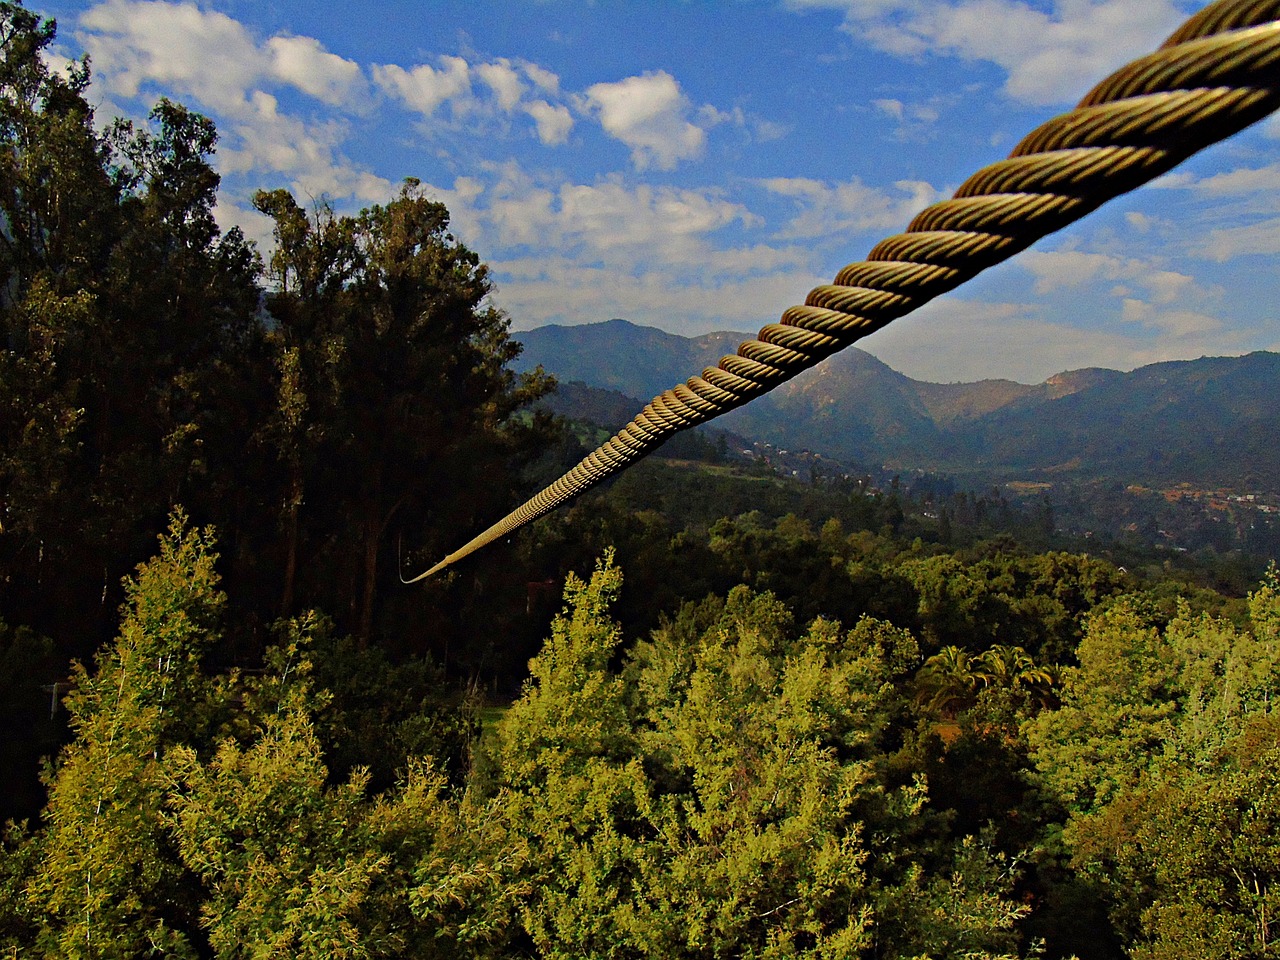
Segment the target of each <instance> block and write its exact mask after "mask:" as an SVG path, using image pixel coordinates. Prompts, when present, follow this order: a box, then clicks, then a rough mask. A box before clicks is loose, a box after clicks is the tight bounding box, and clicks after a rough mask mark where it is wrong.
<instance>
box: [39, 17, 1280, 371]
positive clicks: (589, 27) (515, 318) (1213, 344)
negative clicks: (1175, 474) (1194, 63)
mask: <svg viewBox="0 0 1280 960" xmlns="http://www.w3.org/2000/svg"><path fill="white" fill-rule="evenodd" d="M29 5H30V6H31V7H32V9H35V10H37V11H39V12H41V13H44V14H46V15H50V16H55V17H56V18H57V20H58V23H59V41H58V43H59V47H58V49H59V52H60V53H62V54H64V55H70V56H76V55H79V54H81V53H84V52H88V53H89V55H90V57H91V60H92V64H93V71H94V82H93V86H92V88H91V91H90V98H91V100H92V101H93V102H94V103H95V105H96V106H97V109H98V115H99V117H100V119H103V120H106V119H108V118H109V117H112V116H127V117H133V118H138V117H142V116H145V114H146V112H147V111H148V110H149V109H150V107H151V106H152V105H153V104H154V102H155V100H156V99H157V98H158V97H159V96H162V95H163V96H168V97H170V98H172V99H176V100H179V101H181V102H183V103H185V104H187V105H188V106H190V107H192V108H193V109H196V110H199V111H200V112H202V113H205V114H206V115H208V116H210V117H212V118H213V119H214V120H215V121H216V122H217V125H218V128H219V131H220V133H221V141H220V144H219V150H218V155H217V158H216V162H217V165H218V168H219V170H220V172H221V173H222V175H223V189H222V193H221V199H220V204H219V211H218V213H219V218H220V220H221V222H222V223H223V224H224V225H227V226H229V225H231V224H233V223H234V224H239V225H240V226H242V227H243V228H244V230H245V231H246V233H247V234H248V235H249V236H251V237H253V238H255V239H256V240H258V242H259V243H260V245H261V246H262V247H263V248H264V250H265V249H266V248H268V247H269V245H270V242H271V238H270V229H269V226H270V225H269V223H267V222H265V221H264V220H263V218H261V217H259V216H258V215H257V214H255V213H254V212H252V210H251V209H250V207H249V197H250V196H251V195H252V193H253V191H254V190H256V189H258V188H275V187H286V188H288V189H290V190H292V191H293V192H294V193H295V195H296V196H298V197H299V199H300V200H302V201H303V202H304V203H305V202H309V198H321V197H324V198H327V199H328V200H329V201H330V202H332V203H333V205H334V206H335V207H336V208H337V209H339V210H340V211H351V212H354V211H356V210H358V209H360V208H361V207H364V206H368V205H371V204H374V203H379V202H384V201H386V200H387V199H389V198H390V197H392V196H393V195H394V194H395V193H396V191H397V190H398V186H399V184H400V182H401V181H402V180H403V179H404V178H406V177H416V178H418V179H419V180H421V181H422V182H423V183H424V184H425V185H427V187H428V189H429V191H430V192H431V193H432V194H433V195H435V196H436V197H438V199H440V200H442V201H443V202H444V203H446V204H447V205H448V207H449V209H450V211H451V212H452V215H453V227H454V231H455V233H456V234H457V235H458V236H459V237H460V238H461V239H462V240H464V241H465V242H466V243H467V244H468V245H470V246H471V247H472V248H473V249H475V250H476V251H477V252H478V253H479V254H480V255H481V257H482V258H484V260H485V261H486V262H488V263H489V264H490V265H491V267H492V268H493V271H494V276H495V279H496V290H495V292H494V294H493V299H494V301H495V303H496V304H497V305H498V306H499V307H501V308H502V309H504V310H506V311H507V313H508V314H509V315H510V317H511V320H512V329H513V330H515V331H519V330H521V329H528V328H531V327H536V326H541V325H543V324H547V323H562V324H576V323H588V322H594V321H599V320H606V319H609V318H611V317H624V318H627V319H630V320H633V321H635V322H637V323H643V324H647V325H651V326H656V327H661V328H663V329H665V330H669V331H671V332H674V333H680V334H685V335H694V334H699V333H705V332H709V331H712V330H725V329H729V330H741V331H754V330H756V329H758V328H759V327H760V326H761V325H763V324H765V323H769V322H772V321H773V320H775V319H776V318H777V316H778V315H779V314H780V313H781V312H782V310H783V309H784V308H786V307H787V306H788V305H790V304H792V303H798V302H800V301H802V300H803V298H804V296H805V294H806V293H807V291H808V290H809V288H810V287H812V286H814V285H816V284H819V283H825V282H828V281H829V280H830V278H831V277H832V276H833V275H834V274H835V272H836V271H837V270H838V269H839V268H840V267H841V266H842V265H844V264H845V263H847V262H850V261H854V260H859V259H862V258H863V257H864V256H865V254H866V253H867V251H868V250H869V249H870V248H871V246H872V245H874V243H875V242H876V241H877V240H879V239H880V238H881V237H883V236H886V235H888V234H891V233H896V232H899V231H901V230H902V229H903V228H905V226H906V224H907V223H908V221H909V220H910V218H911V216H912V215H913V214H914V213H915V212H916V211H918V210H919V209H921V208H922V207H924V206H926V205H927V204H928V203H930V202H933V201H934V200H937V199H941V198H942V197H944V196H946V195H949V193H950V192H951V191H952V190H953V189H954V188H955V187H956V186H958V185H959V183H960V182H961V181H963V180H964V179H965V178H966V177H967V176H968V175H969V174H970V173H972V172H973V171H974V170H976V169H977V168H978V167H980V166H982V165H984V164H986V163H989V162H991V161H994V160H997V159H999V158H1001V157H1003V156H1005V155H1006V154H1007V153H1008V151H1009V150H1010V149H1011V147H1012V146H1013V144H1014V143H1016V142H1017V140H1018V139H1020V138H1021V137H1022V135H1023V134H1025V133H1026V132H1027V131H1029V130H1030V129H1032V128H1033V127H1034V126H1036V125H1037V124H1038V123H1040V122H1042V121H1043V120H1045V119H1047V118H1048V117H1050V116H1052V115H1053V114H1055V113H1058V112H1061V111H1062V110H1065V109H1067V108H1069V107H1070V106H1071V105H1072V104H1073V103H1074V102H1075V101H1076V100H1078V99H1079V97H1080V96H1081V95H1082V94H1083V93H1084V92H1085V91H1086V90H1087V89H1088V88H1089V87H1091V86H1092V85H1093V84H1094V83H1095V82H1096V81H1098V80H1100V79H1101V78H1102V77H1104V76H1105V75H1106V74H1108V73H1109V72H1111V71H1112V70H1114V69H1115V68H1117V67H1119V66H1120V65H1122V64H1123V63H1125V62H1126V61H1127V60H1129V59H1131V58H1133V57H1134V56H1137V55H1140V54H1142V53H1145V52H1147V51H1149V50H1151V49H1153V48H1154V47H1155V46H1156V45H1158V44H1159V43H1160V42H1161V41H1162V40H1163V39H1164V37H1165V36H1167V35H1168V34H1169V33H1171V32H1172V31H1173V29H1175V28H1176V26H1177V25H1178V24H1179V23H1180V22H1181V21H1182V20H1183V19H1184V18H1185V17H1186V16H1187V15H1188V14H1189V13H1190V12H1192V11H1194V10H1195V9H1197V8H1198V7H1199V6H1200V4H1198V3H1195V2H1191V3H1187V2H1182V0H758V2H756V0H737V2H721V3H711V2H683V3H675V2H664V0H649V2H644V3H640V2H625V3H624V2H611V0H599V2H594V3H588V2H578V0H540V2H528V3H518V2H497V0H466V2H455V0H419V2H412V3H410V2H403V0H366V2H363V3H350V2H345V3H337V2H330V0H203V2H199V3H193V2H169V0H106V2H102V3H86V2H66V0H58V2H51V3H44V4H40V3H37V2H34V0H32V2H30V3H29ZM1277 187H1280V122H1277V121H1276V120H1274V119H1273V120H1269V121H1265V122H1264V123H1262V124H1260V125H1258V126H1257V127H1255V128H1253V129H1251V130H1249V131H1246V132H1245V133H1244V134H1242V135H1240V136H1238V137H1236V138H1234V139H1233V140H1231V141H1229V142H1228V143H1225V144H1220V145H1218V146H1217V147H1214V148H1211V149H1210V150H1209V151H1207V152H1205V153H1203V154H1201V155H1200V156H1199V157H1197V158H1194V159H1193V160H1192V161H1191V162H1190V163H1188V164H1187V165H1185V166H1184V167H1182V168H1180V169H1179V170H1178V171H1175V172H1174V173H1173V174H1171V175H1169V176H1167V177H1165V178H1163V179H1162V180H1161V181H1159V182H1158V183H1157V184H1153V185H1151V186H1149V187H1148V188H1145V189H1143V190H1141V191H1138V192H1136V193H1134V194H1131V195H1130V196H1128V197H1125V198H1121V199H1120V200H1119V201H1117V202H1115V203H1113V204H1111V205H1109V206H1108V207H1106V208H1104V209H1103V210H1102V211H1099V212H1098V213H1096V214H1094V215H1093V216H1091V217H1090V218H1088V219H1087V220H1085V221H1083V222H1082V223H1080V224H1077V225H1075V226H1073V227H1072V228H1069V229H1068V230H1066V231H1063V232H1062V233H1060V234H1057V235H1055V236H1053V237H1050V238H1047V239H1046V240H1045V241H1042V242H1041V243H1040V244H1038V245H1037V246H1036V247H1035V248H1033V249H1032V250H1030V251H1027V252H1026V253H1024V254H1023V255H1021V256H1020V257H1018V258H1016V259H1015V260H1014V261H1012V262H1011V263H1009V264H1005V265H1003V266H1001V267H999V268H996V269H995V270H992V271H990V272H989V273H988V274H986V275H984V276H983V277H980V278H978V280H976V281H974V282H973V283H971V284H969V285H967V286H965V287H962V288H961V289H960V290H958V291H956V292H955V293H953V294H951V295H950V296H948V297H945V298H942V299H941V300H939V301H937V302H935V303H934V304H931V305H929V306H928V307H926V308H925V309H923V310H921V311H919V312H918V313H917V314H914V315H912V316H910V317H907V318H905V319H903V320H899V321H898V322H896V323H895V324H893V325H891V326H890V327H889V328H888V329H886V330H884V331H881V332H879V333H877V334H874V335H873V336H872V337H870V338H868V339H866V340H864V341H862V343H861V344H860V345H861V346H863V347H865V348H866V349H869V350H870V351H871V352H873V353H875V354H877V355H878V356H880V357H881V358H882V359H883V360H885V361H886V362H888V363H889V364H891V365H892V366H894V367H895V368H896V369H899V370H902V371H903V372H905V373H907V374H909V375H911V376H914V377H917V378H921V379H929V380H937V381H952V380H973V379H979V378H983V377H1008V378H1011V379H1017V380H1021V381H1024V382H1038V381H1040V380H1043V379H1045V378H1046V377H1048V376H1050V375H1052V374H1054V373H1056V372H1059V371H1062V370H1067V369H1074V368H1079V367H1085V366H1108V367H1115V368H1119V369H1131V368H1133V367H1135V366H1138V365H1141V364H1144V363H1150V362H1154V361H1157V360H1165V359H1185V358H1193V357H1199V356H1203V355H1219V354H1235V353H1243V352H1247V351H1250V350H1256V349H1277V348H1280V322H1277V320H1278V318H1277V312H1276V310H1275V309H1274V308H1273V304H1275V303H1276V302H1277V295H1278V294H1280V289H1278V288H1280V282H1278V280H1277V271H1276V262H1277V254H1280V192H1278V191H1277ZM690 372H691V373H692V372H695V371H692V370H691V371H690Z"/></svg>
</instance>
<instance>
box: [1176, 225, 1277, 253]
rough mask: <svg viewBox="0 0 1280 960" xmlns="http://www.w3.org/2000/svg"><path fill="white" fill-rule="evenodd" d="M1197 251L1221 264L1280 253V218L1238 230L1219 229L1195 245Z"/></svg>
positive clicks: (1239, 227)
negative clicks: (1236, 259) (1248, 257)
mask: <svg viewBox="0 0 1280 960" xmlns="http://www.w3.org/2000/svg"><path fill="white" fill-rule="evenodd" d="M1193 252H1194V253H1196V254H1198V255H1199V256H1202V257H1205V258H1207V259H1209V260H1215V261H1217V262H1218V263H1225V262H1226V261H1228V260H1234V259H1235V258H1236V257H1245V256H1272V255H1275V254H1277V253H1280V217H1272V218H1269V219H1266V220H1261V221H1259V222H1257V223H1250V224H1245V225H1243V226H1238V227H1217V228H1215V229H1213V230H1210V231H1209V232H1208V233H1207V234H1206V235H1205V237H1204V239H1203V240H1202V241H1200V242H1198V243H1196V244H1195V245H1194V247H1193Z"/></svg>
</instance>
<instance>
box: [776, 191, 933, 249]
mask: <svg viewBox="0 0 1280 960" xmlns="http://www.w3.org/2000/svg"><path fill="white" fill-rule="evenodd" d="M759 184H760V186H762V187H763V188H764V189H765V190H767V191H769V192H770V193H773V194H777V195H779V196H783V197H789V198H791V200H792V201H794V203H795V205H796V206H797V207H798V212H797V213H796V214H795V216H794V217H793V218H792V219H791V220H790V222H789V223H788V224H787V225H786V226H785V227H784V228H783V229H782V230H781V231H780V235H781V236H783V237H785V238H789V239H800V238H814V237H834V236H837V235H848V234H854V233H862V232H864V231H867V230H900V229H904V228H905V227H906V225H907V224H908V223H909V222H910V221H911V218H912V217H913V216H915V215H916V214H917V213H919V212H920V211H921V210H923V209H924V208H925V207H927V206H929V204H931V203H934V202H936V201H938V200H940V199H941V198H942V193H941V191H939V190H937V189H936V188H935V187H933V186H931V185H930V184H927V183H924V182H922V181H919V180H898V181H896V182H895V183H894V185H893V186H894V192H888V191H884V190H878V189H876V188H874V187H869V186H867V185H866V184H864V183H863V182H862V181H861V180H859V179H858V178H857V177H854V178H853V179H851V180H848V181H846V182H844V183H824V182H822V181H819V180H812V179H809V178H804V177H774V178H771V179H767V180H761V181H760V182H759Z"/></svg>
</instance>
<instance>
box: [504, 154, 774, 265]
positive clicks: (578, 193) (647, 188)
mask: <svg viewBox="0 0 1280 960" xmlns="http://www.w3.org/2000/svg"><path fill="white" fill-rule="evenodd" d="M487 199H488V206H487V209H486V212H485V213H484V214H483V217H484V219H485V220H486V222H487V223H488V224H489V226H490V228H491V230H492V233H491V236H490V241H491V242H492V243H493V244H494V245H495V246H501V247H520V246H530V247H535V246H536V247H546V248H556V249H561V250H565V251H568V252H573V253H574V255H575V256H579V257H582V258H584V259H587V260H590V261H591V262H605V263H609V264H612V265H619V266H626V265H630V264H634V263H637V262H645V263H658V262H660V263H666V264H668V265H673V266H674V265H682V266H685V267H686V268H690V269H695V270H696V269H698V267H697V262H698V261H699V260H700V259H701V257H702V256H703V255H704V254H705V253H707V252H708V251H709V250H710V249H711V247H710V245H709V244H708V240H707V238H708V237H709V236H710V235H712V234H714V233H715V232H716V231H718V230H722V229H724V228H725V227H728V226H730V225H732V224H740V225H742V226H746V227H751V226H758V225H759V224H760V220H759V218H758V217H756V216H755V215H753V214H752V213H751V212H750V211H749V210H747V208H746V207H744V206H743V205H741V204H738V203H734V202H732V201H730V200H727V199H726V198H724V197H723V196H722V195H720V193H719V192H718V191H715V190H696V189H680V188H676V187H655V186H653V185H650V184H645V183H637V184H631V183H627V182H625V181H624V180H623V179H622V178H621V177H618V176H613V177H606V178H603V179H601V180H599V181H597V182H595V183H575V182H572V181H561V182H543V181H542V180H540V179H538V178H535V177H534V176H532V175H530V174H529V173H527V172H526V171H524V170H523V169H521V168H520V167H518V166H516V165H514V164H508V165H506V166H505V167H504V168H503V169H502V171H501V176H500V177H499V178H498V180H497V182H496V183H494V185H493V187H492V188H491V189H490V190H489V191H488V194H487Z"/></svg>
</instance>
